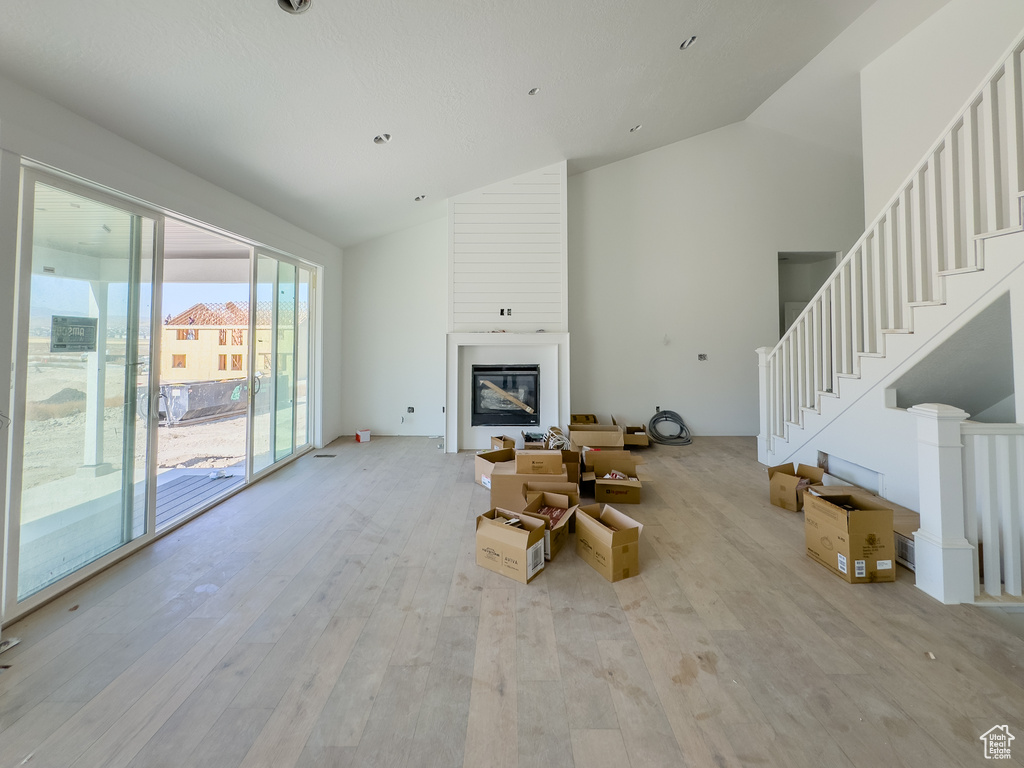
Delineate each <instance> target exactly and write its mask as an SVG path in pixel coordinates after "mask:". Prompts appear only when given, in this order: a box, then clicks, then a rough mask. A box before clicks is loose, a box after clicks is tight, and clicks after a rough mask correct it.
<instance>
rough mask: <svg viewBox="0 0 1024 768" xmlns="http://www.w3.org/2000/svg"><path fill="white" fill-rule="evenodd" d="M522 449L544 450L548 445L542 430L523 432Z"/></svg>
mask: <svg viewBox="0 0 1024 768" xmlns="http://www.w3.org/2000/svg"><path fill="white" fill-rule="evenodd" d="M522 434H523V450H531V449H537V450H544V449H545V448H547V447H548V443H547V440H546V439H545V435H544V433H543V432H523V433H522Z"/></svg>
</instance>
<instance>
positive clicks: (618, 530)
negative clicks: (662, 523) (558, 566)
mask: <svg viewBox="0 0 1024 768" xmlns="http://www.w3.org/2000/svg"><path fill="white" fill-rule="evenodd" d="M642 530H643V525H641V524H640V523H638V522H637V521H636V520H634V519H633V518H631V517H629V516H628V515H624V514H622V513H621V512H619V511H618V510H617V509H615V508H614V507H609V506H608V505H607V504H590V505H588V506H585V507H578V508H577V509H576V554H577V555H579V556H580V557H581V558H582V559H583V560H584V561H585V562H586V563H587V564H588V565H590V567H591V568H593V569H594V570H595V571H597V572H598V573H600V574H601V575H602V576H604V577H605V578H606V579H608V581H612V582H614V581H621V580H622V579H628V578H629V577H630V576H636V575H637V573H639V572H640V555H639V546H640V532H641V531H642Z"/></svg>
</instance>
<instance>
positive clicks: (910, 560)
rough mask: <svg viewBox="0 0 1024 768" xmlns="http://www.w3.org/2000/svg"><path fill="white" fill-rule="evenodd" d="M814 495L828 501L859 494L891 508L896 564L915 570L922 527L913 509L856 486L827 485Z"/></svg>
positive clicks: (817, 489) (918, 516)
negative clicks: (916, 535) (917, 538)
mask: <svg viewBox="0 0 1024 768" xmlns="http://www.w3.org/2000/svg"><path fill="white" fill-rule="evenodd" d="M830 477H831V475H830V476H827V477H826V478H825V480H826V482H827V481H828V480H829V478H830ZM833 479H838V478H833ZM814 493H815V495H817V496H821V497H823V498H826V499H827V498H828V497H829V496H830V495H844V494H848V493H857V494H861V495H865V496H870V497H871V498H872V499H874V500H875V503H876V504H878V506H880V507H889V508H891V509H892V530H893V536H894V539H895V542H894V543H895V545H896V562H897V563H899V564H900V565H902V566H903V567H904V568H906V569H908V570H911V571H913V570H915V565H914V533H915V532H916V531H917V530H918V529H919V528H920V527H921V515H919V514H918V513H917V512H915V511H914V510H912V509H908V508H907V507H904V506H901V505H899V504H895V503H893V502H891V501H889V500H888V499H884V498H882V497H881V496H879V495H878V494H877V493H872V492H871V491H868V490H865V489H864V488H861V487H859V486H856V485H825V486H822V487H820V488H818V487H815V489H814Z"/></svg>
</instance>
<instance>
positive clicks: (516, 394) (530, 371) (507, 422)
mask: <svg viewBox="0 0 1024 768" xmlns="http://www.w3.org/2000/svg"><path fill="white" fill-rule="evenodd" d="M538 424H540V366H539V365H474V366H473V426H474V427H504V426H536V425H538Z"/></svg>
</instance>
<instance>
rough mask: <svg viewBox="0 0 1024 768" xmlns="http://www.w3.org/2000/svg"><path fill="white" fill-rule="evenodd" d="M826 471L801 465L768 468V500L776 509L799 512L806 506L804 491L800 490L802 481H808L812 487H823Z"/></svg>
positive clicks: (781, 465)
mask: <svg viewBox="0 0 1024 768" xmlns="http://www.w3.org/2000/svg"><path fill="white" fill-rule="evenodd" d="M824 475H825V470H824V469H820V468H819V467H811V466H808V465H807V464H800V465H799V466H796V467H794V466H793V465H792V464H780V465H779V466H777V467H768V498H769V500H770V501H771V503H772V504H774V505H775V506H776V507H782V508H783V509H788V510H789V511H790V512H799V511H800V510H801V509H803V505H804V489H803V488H799V485H800V481H801V480H807V481H808V482H809V484H810V485H812V486H819V485H821V479H822V477H823V476H824Z"/></svg>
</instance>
